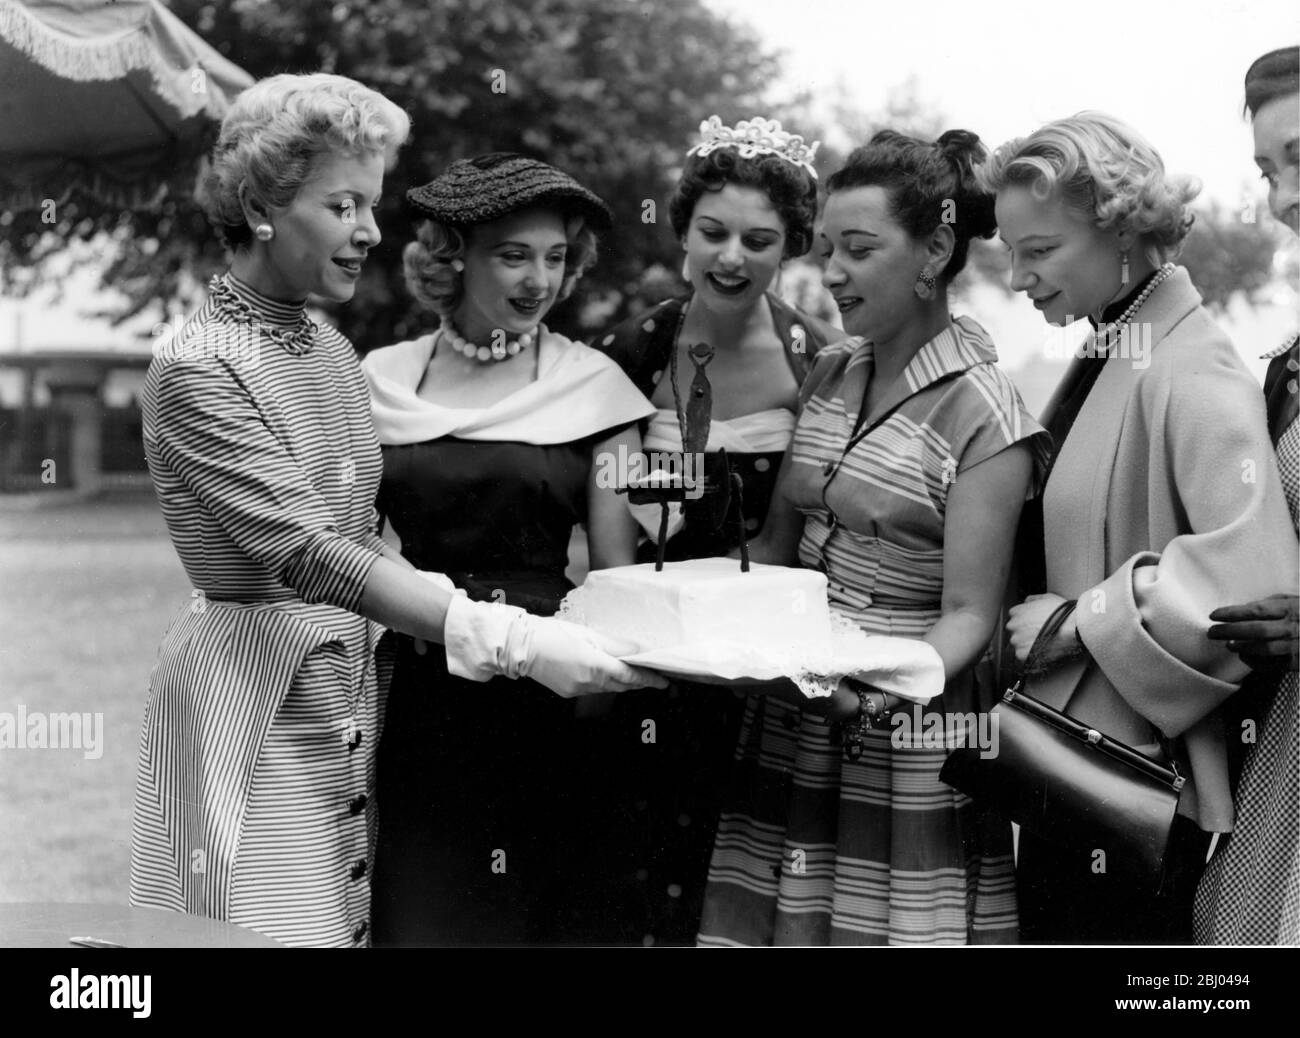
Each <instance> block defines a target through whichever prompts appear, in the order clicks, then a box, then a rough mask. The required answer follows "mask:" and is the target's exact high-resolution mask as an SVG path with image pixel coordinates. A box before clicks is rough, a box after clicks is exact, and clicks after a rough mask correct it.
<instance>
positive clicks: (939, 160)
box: [826, 130, 998, 281]
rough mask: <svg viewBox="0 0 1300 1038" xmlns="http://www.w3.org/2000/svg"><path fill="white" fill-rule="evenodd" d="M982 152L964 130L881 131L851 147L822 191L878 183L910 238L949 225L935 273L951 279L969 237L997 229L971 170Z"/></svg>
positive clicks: (986, 196) (990, 202) (990, 197)
mask: <svg viewBox="0 0 1300 1038" xmlns="http://www.w3.org/2000/svg"><path fill="white" fill-rule="evenodd" d="M987 154H988V152H987V151H986V150H985V148H984V145H983V144H982V143H981V142H980V139H979V137H977V136H976V135H975V134H973V133H971V132H970V131H969V130H949V131H948V132H946V133H945V134H943V135H942V136H941V137H940V138H939V139H938V140H937V141H934V142H929V141H922V140H918V139H917V138H915V137H908V136H907V135H906V134H902V133H899V132H898V131H896V130H881V131H880V132H879V133H877V134H876V135H875V136H874V137H872V138H871V140H870V141H868V142H867V143H866V144H865V145H864V146H863V147H860V148H855V149H854V150H853V152H852V153H851V154H850V155H849V157H848V161H847V162H845V164H844V168H843V169H840V170H838V171H836V172H835V173H834V174H833V175H832V176H831V178H830V180H829V181H827V184H826V191H827V194H834V193H835V192H836V191H845V190H848V189H849V188H855V187H871V186H877V187H883V188H884V189H885V191H886V192H887V194H888V196H889V211H890V214H891V215H892V216H893V218H894V219H895V220H896V221H898V224H899V226H900V227H902V228H903V229H904V230H906V231H907V232H908V233H909V234H910V235H912V237H914V238H924V237H925V236H926V235H928V234H930V233H931V232H932V231H933V230H934V229H935V228H936V227H938V226H939V225H940V224H941V223H949V224H951V225H952V230H953V234H954V236H955V237H956V242H955V243H954V244H953V247H952V256H951V258H949V260H948V266H947V267H945V268H944V270H943V271H942V272H941V273H940V274H939V276H940V277H942V278H944V279H945V280H946V281H951V280H952V279H953V278H955V277H956V276H957V275H958V274H960V273H961V271H962V268H963V267H965V266H966V254H967V252H968V251H969V249H970V241H971V239H972V238H991V237H993V235H994V234H996V233H997V229H998V222H997V217H996V216H995V215H994V212H993V202H994V196H993V194H992V193H991V192H989V191H985V190H984V189H983V188H981V187H980V186H979V184H977V183H976V180H975V174H974V169H975V166H977V165H978V164H979V163H980V162H982V161H983V160H984V158H985V157H986V156H987Z"/></svg>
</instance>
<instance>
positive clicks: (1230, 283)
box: [1178, 201, 1281, 311]
mask: <svg viewBox="0 0 1300 1038" xmlns="http://www.w3.org/2000/svg"><path fill="white" fill-rule="evenodd" d="M1280 238H1281V235H1280V234H1279V233H1278V226H1277V224H1275V223H1272V222H1271V221H1269V220H1268V219H1267V218H1266V217H1263V216H1262V214H1260V213H1259V212H1258V207H1256V206H1249V207H1246V208H1243V209H1227V208H1225V207H1223V206H1221V205H1219V204H1218V203H1217V202H1213V201H1212V202H1210V204H1209V206H1208V207H1205V208H1199V209H1198V210H1197V212H1196V222H1195V223H1194V224H1192V230H1191V233H1190V234H1188V236H1187V237H1186V239H1184V241H1183V251H1182V252H1181V253H1180V254H1179V257H1178V262H1179V263H1181V264H1182V265H1183V266H1185V267H1186V268H1187V272H1188V274H1189V275H1191V279H1192V284H1194V285H1195V286H1196V290H1197V291H1198V292H1200V294H1201V298H1202V299H1203V300H1204V301H1205V305H1206V306H1208V307H1211V308H1212V309H1215V310H1219V311H1222V310H1224V309H1225V308H1226V307H1227V305H1228V303H1229V301H1230V300H1231V299H1232V297H1233V296H1234V295H1236V294H1237V293H1241V294H1242V295H1243V296H1244V297H1245V299H1246V301H1247V302H1250V303H1253V302H1254V301H1255V296H1256V294H1257V293H1258V292H1259V291H1260V289H1262V288H1263V287H1264V286H1265V285H1267V284H1268V283H1269V282H1270V281H1271V280H1272V279H1273V257H1274V255H1276V253H1277V250H1278V248H1279V247H1280V246H1281V241H1280Z"/></svg>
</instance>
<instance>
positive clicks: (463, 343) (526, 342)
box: [442, 319, 533, 364]
mask: <svg viewBox="0 0 1300 1038" xmlns="http://www.w3.org/2000/svg"><path fill="white" fill-rule="evenodd" d="M442 334H443V335H444V336H445V337H446V339H447V343H448V344H449V345H450V346H451V348H452V349H453V350H455V351H456V352H457V353H463V354H464V355H465V356H466V357H469V358H470V359H471V360H477V361H478V362H479V363H480V364H486V363H487V362H488V361H490V360H498V361H499V360H509V359H510V358H511V357H513V356H514V355H515V354H517V353H518V352H519V351H520V350H526V349H528V347H529V346H531V345H532V344H533V333H532V332H524V334H523V335H521V336H519V338H517V339H511V340H510V341H509V342H500V341H499V339H500V336H493V340H494V341H493V343H492V345H491V346H475V345H474V344H473V343H472V342H470V341H469V340H468V339H466V338H464V337H463V336H462V335H461V334H460V333H459V332H458V331H456V328H455V326H454V325H453V324H452V323H451V320H450V319H447V320H444V321H443V322H442Z"/></svg>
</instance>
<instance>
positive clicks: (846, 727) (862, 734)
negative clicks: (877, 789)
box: [835, 678, 892, 761]
mask: <svg viewBox="0 0 1300 1038" xmlns="http://www.w3.org/2000/svg"><path fill="white" fill-rule="evenodd" d="M846 680H847V681H848V684H849V687H850V688H851V689H853V691H854V692H856V693H857V695H858V714H857V716H856V717H854V718H851V719H850V720H847V721H840V722H838V723H837V724H836V725H835V734H836V735H837V736H838V739H839V742H840V745H841V746H842V747H843V750H844V759H845V760H851V761H856V760H858V759H859V758H860V757H861V756H862V754H863V751H865V750H866V748H867V733H868V732H870V731H872V730H873V729H876V728H879V727H881V726H882V725H883V724H884V723H885V722H886V721H887V720H888V718H889V716H890V714H891V712H892V711H891V710H890V709H889V706H888V702H889V701H888V699H886V698H885V694H884V693H883V692H882V693H881V694H880V701H879V703H877V702H876V700H874V699H872V698H871V695H872V693H871V692H870V691H869V690H868V686H866V685H864V684H862V683H861V682H860V681H854V680H853V679H852V678H848V679H846Z"/></svg>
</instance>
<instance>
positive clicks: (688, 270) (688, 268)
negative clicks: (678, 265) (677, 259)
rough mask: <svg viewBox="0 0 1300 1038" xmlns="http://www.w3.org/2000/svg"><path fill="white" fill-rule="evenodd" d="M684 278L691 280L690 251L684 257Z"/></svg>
mask: <svg viewBox="0 0 1300 1038" xmlns="http://www.w3.org/2000/svg"><path fill="white" fill-rule="evenodd" d="M682 280H683V281H690V280H691V255H690V253H689V252H688V253H687V254H686V255H685V256H683V257H682Z"/></svg>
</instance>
